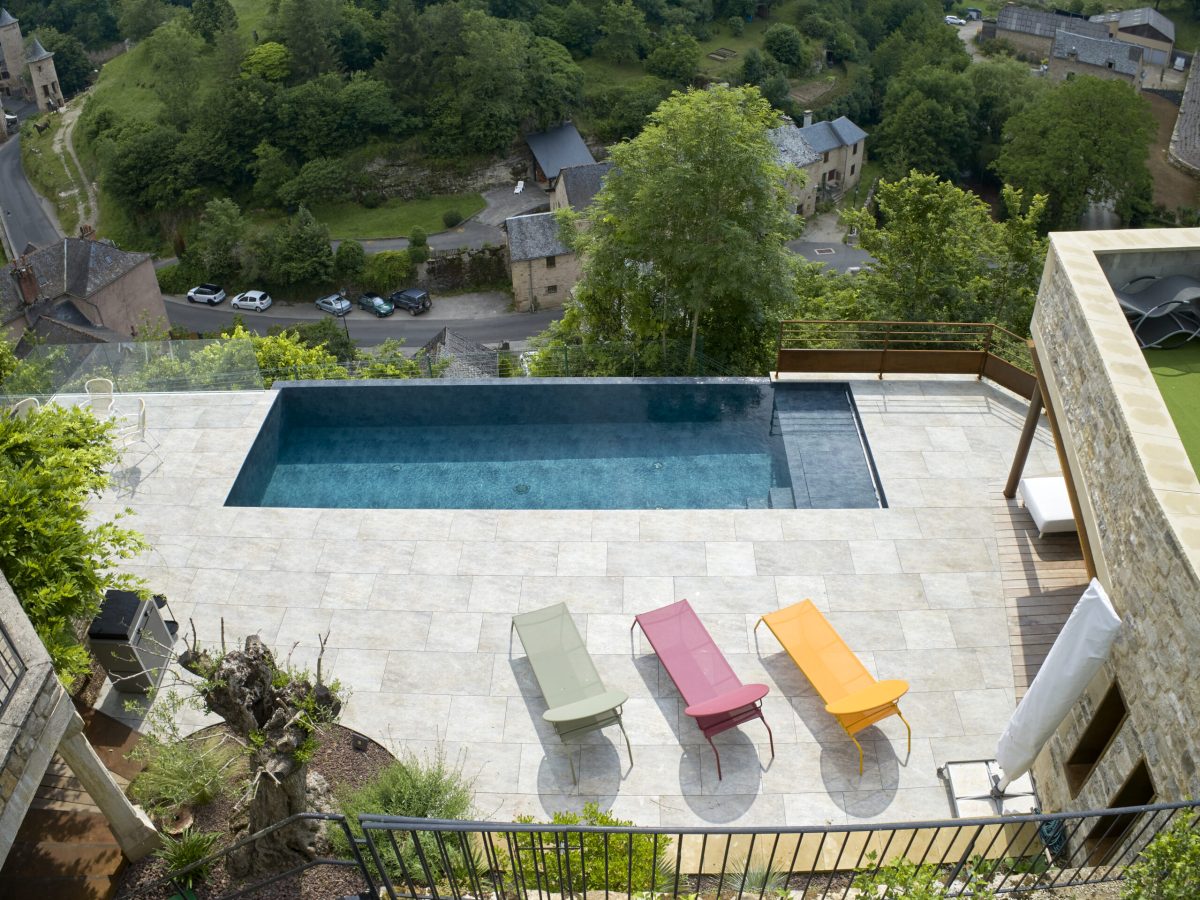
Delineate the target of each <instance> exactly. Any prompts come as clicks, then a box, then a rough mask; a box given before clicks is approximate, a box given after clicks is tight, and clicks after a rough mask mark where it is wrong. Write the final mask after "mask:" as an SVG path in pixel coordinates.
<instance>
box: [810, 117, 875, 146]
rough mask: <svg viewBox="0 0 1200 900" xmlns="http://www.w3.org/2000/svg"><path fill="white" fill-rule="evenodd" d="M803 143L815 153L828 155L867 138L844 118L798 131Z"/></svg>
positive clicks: (819, 123) (814, 124) (863, 132)
mask: <svg viewBox="0 0 1200 900" xmlns="http://www.w3.org/2000/svg"><path fill="white" fill-rule="evenodd" d="M800 136H801V137H803V138H804V142H805V143H806V144H808V146H810V147H812V148H813V150H814V151H816V152H817V153H828V152H829V151H830V150H836V149H837V148H838V147H850V146H853V145H854V144H857V143H858V142H859V141H861V140H864V139H865V138H866V137H867V133H866V132H865V131H863V130H862V129H861V128H859V127H858V126H857V125H855V124H854V123H853V122H851V121H850V120H849V119H847V118H846V117H845V116H841V117H840V118H837V119H834V120H833V121H832V122H813V124H811V125H805V126H804V127H803V128H801V129H800Z"/></svg>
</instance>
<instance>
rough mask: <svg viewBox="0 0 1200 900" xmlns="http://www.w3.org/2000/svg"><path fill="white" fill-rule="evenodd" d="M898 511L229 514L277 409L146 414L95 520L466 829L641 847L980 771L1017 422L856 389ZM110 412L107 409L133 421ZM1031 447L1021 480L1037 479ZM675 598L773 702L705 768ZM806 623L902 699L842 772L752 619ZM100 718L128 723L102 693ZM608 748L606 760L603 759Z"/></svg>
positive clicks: (964, 394)
mask: <svg viewBox="0 0 1200 900" xmlns="http://www.w3.org/2000/svg"><path fill="white" fill-rule="evenodd" d="M852 383H853V385H854V393H855V397H856V400H857V403H858V406H859V409H860V412H861V414H862V418H863V421H864V425H865V427H866V431H867V435H868V438H869V440H870V444H871V447H872V450H873V453H874V456H875V460H876V462H877V465H878V468H879V471H880V475H881V478H882V481H883V485H884V489H885V491H886V493H887V497H888V500H889V503H890V507H889V508H888V509H880V510H728V511H726V510H715V511H696V510H689V511H669V510H668V511H554V512H524V511H522V512H509V511H469V510H468V511H461V510H321V509H238V508H227V507H224V506H222V503H223V501H224V497H225V495H226V493H227V492H228V490H229V488H230V486H231V485H232V483H233V480H234V478H235V477H236V475H237V472H238V469H239V467H240V465H241V462H242V459H243V458H244V455H245V453H246V451H247V450H248V449H249V446H250V444H251V443H252V441H253V440H254V437H255V434H256V432H257V427H258V425H259V423H260V422H261V420H262V418H263V416H264V415H265V413H266V411H267V409H268V407H269V405H270V403H271V401H272V399H273V394H271V393H270V392H266V393H260V392H253V393H249V392H248V393H228V394H203V395H197V394H189V395H151V396H148V397H147V404H148V408H149V411H150V412H149V425H150V429H151V432H152V433H153V434H154V435H155V436H156V437H157V438H158V440H159V441H160V442H161V444H162V451H161V452H162V455H163V457H164V462H163V463H162V464H161V465H158V466H155V463H154V462H153V460H144V461H141V462H140V463H139V462H138V461H137V460H136V459H133V460H132V462H133V463H134V464H135V468H136V469H138V470H140V469H142V468H146V469H147V470H148V471H147V472H146V474H145V476H144V477H142V478H141V479H140V480H138V476H140V475H141V472H140V471H136V470H135V471H132V472H129V473H126V474H127V475H128V476H130V477H126V478H124V479H122V483H121V484H120V485H119V487H118V489H117V490H114V491H113V492H112V493H111V494H110V495H108V496H106V497H104V498H102V499H101V500H99V501H97V502H96V503H95V504H94V506H95V511H96V513H97V514H98V515H103V516H110V515H111V514H113V513H114V512H116V511H117V510H119V509H121V508H122V507H125V506H128V507H129V508H130V509H132V515H131V516H130V517H129V518H128V519H127V520H126V521H127V523H128V524H130V525H131V526H133V527H136V528H138V529H140V530H141V531H142V532H144V533H145V534H146V536H147V537H148V539H149V541H150V543H151V544H152V546H153V548H154V549H153V550H152V551H150V552H148V553H146V554H145V555H143V556H142V557H140V558H138V559H136V560H134V561H132V562H130V563H129V564H128V565H127V566H126V568H127V569H128V570H129V571H131V572H135V573H137V574H139V575H142V576H145V578H146V579H147V581H148V583H149V585H150V586H151V587H152V588H153V589H154V590H155V591H159V592H163V593H166V594H167V596H168V597H169V598H170V601H171V605H172V607H173V609H174V611H175V612H176V614H177V615H178V616H179V618H180V619H181V620H182V621H183V622H184V623H185V628H186V627H187V626H186V623H187V622H188V620H193V621H194V622H195V626H196V628H197V631H198V633H199V636H200V637H201V639H203V640H217V639H218V637H219V635H220V627H221V620H222V619H223V620H224V627H225V633H226V635H227V637H233V636H242V635H245V634H248V633H251V632H256V633H258V634H260V635H261V636H262V637H263V638H264V639H265V640H266V641H267V642H269V643H270V644H272V645H273V646H274V647H276V648H277V650H278V651H279V652H280V653H281V654H283V655H286V654H287V653H288V652H289V650H290V649H291V648H292V647H293V645H295V647H296V649H295V650H294V652H293V656H292V659H293V662H294V663H298V664H301V665H308V666H311V665H312V664H313V661H314V660H315V658H316V653H317V649H316V648H317V645H318V635H319V634H321V633H325V632H328V634H329V641H328V647H329V649H328V651H327V653H326V657H325V661H326V666H327V669H328V670H329V671H331V672H332V674H333V676H335V677H337V678H339V679H341V680H342V682H343V683H344V684H346V685H348V686H349V687H351V688H352V689H353V696H352V698H351V699H350V701H349V703H348V705H347V707H346V710H345V713H344V716H343V723H344V724H346V725H347V726H349V727H352V728H355V729H358V730H360V731H362V732H363V733H365V734H368V735H370V736H371V737H373V738H376V739H378V740H380V741H382V742H384V743H385V744H387V745H388V746H389V747H390V748H392V749H393V750H394V751H399V750H401V749H403V748H408V749H411V750H413V751H416V752H419V753H433V752H436V751H437V750H438V748H441V750H442V751H443V752H444V753H445V754H446V755H447V756H448V757H449V758H450V759H452V760H455V759H461V761H462V763H463V765H464V768H465V770H466V771H467V772H468V773H469V774H470V775H473V776H474V777H475V779H476V781H475V787H476V791H477V796H476V808H477V813H478V814H479V815H480V816H481V817H486V818H499V819H510V818H512V817H513V816H515V815H517V814H520V813H528V814H531V815H534V816H538V817H543V816H548V815H549V813H551V812H553V811H555V810H559V809H566V808H578V807H580V806H581V805H582V804H583V803H584V802H586V801H588V800H596V801H598V802H599V803H600V805H601V806H602V807H605V808H610V809H612V810H613V812H614V813H615V814H616V815H619V816H622V817H625V818H629V819H632V820H634V821H635V822H637V823H639V824H643V825H658V824H663V825H667V824H739V825H748V824H761V825H778V824H783V823H787V824H821V823H844V822H851V823H853V822H860V821H900V820H911V819H916V818H933V817H944V816H948V815H949V812H950V810H949V804H948V802H947V798H946V793H945V790H944V788H943V786H942V785H941V783H940V782H939V780H938V778H937V774H936V769H937V767H938V766H939V765H940V764H942V763H943V762H945V761H947V760H954V759H971V758H978V757H990V756H991V755H992V753H993V749H994V747H995V741H996V738H997V737H998V733H999V731H1000V730H1001V729H1002V728H1003V727H1004V725H1005V723H1006V722H1007V718H1008V715H1009V713H1010V712H1011V710H1012V707H1013V675H1012V664H1011V659H1010V654H1009V644H1008V630H1007V626H1006V619H1005V609H1004V601H1003V596H1002V592H1001V580H1000V574H999V569H998V559H997V551H996V539H995V535H994V531H993V517H992V508H991V505H990V504H991V503H992V502H993V500H992V498H993V497H994V496H995V492H996V491H997V490H998V488H999V486H1000V485H1002V483H1003V480H1004V478H1005V476H1006V474H1007V471H1008V467H1009V464H1010V462H1011V459H1012V453H1013V448H1014V447H1015V444H1016V440H1017V435H1018V433H1019V431H1020V426H1021V422H1022V419H1023V416H1024V407H1025V404H1024V403H1023V402H1021V401H1018V400H1015V399H1013V398H1012V397H1010V396H1009V395H1007V394H1005V393H1004V392H1003V391H1000V390H998V389H996V388H994V387H992V386H990V385H988V384H986V383H984V384H981V383H978V382H976V381H974V380H952V379H941V380H919V381H918V380H889V381H884V382H880V381H876V380H873V379H869V380H868V379H863V380H852ZM127 403H128V401H126V404H127ZM1057 469H1058V466H1057V460H1056V457H1055V455H1054V450H1053V444H1052V442H1051V440H1050V438H1049V434H1048V432H1047V431H1046V429H1045V428H1044V426H1043V428H1042V429H1041V430H1040V431H1039V434H1038V436H1037V440H1036V442H1035V445H1034V450H1033V453H1032V455H1031V459H1030V463H1029V465H1028V467H1027V471H1028V472H1029V473H1030V474H1040V473H1050V472H1056V471H1057ZM683 597H686V598H687V599H689V600H690V601H691V602H692V604H693V605H694V606H695V608H696V610H697V611H698V612H699V614H700V616H701V618H702V620H703V621H704V622H705V624H706V625H707V626H708V628H709V630H710V631H711V632H712V634H713V636H714V638H715V640H716V642H717V643H718V645H720V646H721V648H722V649H723V650H724V651H725V653H726V654H727V655H728V658H729V660H730V663H731V664H732V666H733V668H734V670H735V671H736V672H737V673H738V674H739V675H740V676H741V678H742V679H743V681H747V682H753V681H759V682H763V683H765V684H767V685H769V686H770V689H771V692H770V694H769V695H768V696H767V698H766V700H765V706H764V709H765V714H766V717H767V720H768V721H769V722H770V725H771V728H772V729H773V730H774V733H775V748H776V754H775V758H774V759H773V760H772V759H771V756H770V753H769V750H768V746H767V735H766V731H765V730H764V729H763V727H762V724H761V723H760V722H751V723H749V724H747V725H744V726H741V727H740V728H737V729H734V730H731V731H729V732H726V733H725V734H722V735H720V736H718V737H717V738H716V741H717V743H718V745H719V746H720V748H721V756H722V766H723V770H724V780H722V781H718V780H717V777H716V766H715V764H714V759H713V754H712V752H711V750H710V749H709V747H708V746H707V744H705V743H704V740H703V738H702V736H701V734H700V732H699V731H698V730H697V729H696V728H695V726H694V725H693V724H692V722H691V721H690V720H689V719H688V718H687V716H686V715H684V714H683V712H682V705H683V704H682V702H681V700H680V697H679V695H678V693H677V692H676V691H675V689H674V687H673V686H672V684H671V682H670V680H669V679H668V678H667V676H666V674H665V672H664V671H663V670H662V668H661V666H660V665H659V663H658V661H657V659H656V657H655V656H654V655H653V654H652V653H651V652H650V650H649V647H648V645H646V643H645V642H644V639H643V638H641V637H640V635H639V636H637V637H636V638H633V639H631V636H630V631H629V627H630V624H631V623H632V618H633V615H634V614H635V613H638V612H642V611H645V610H648V609H652V608H655V607H657V606H660V605H663V604H665V603H668V602H671V601H673V600H676V599H679V598H683ZM806 597H811V598H812V599H813V600H814V602H816V603H817V605H818V606H819V607H820V608H821V609H822V610H824V611H825V612H826V613H827V615H828V617H829V619H830V620H831V621H832V623H833V624H834V626H835V627H836V628H837V629H838V630H839V631H840V632H841V633H842V635H843V636H844V637H845V639H846V641H847V642H848V643H849V644H850V646H851V647H852V648H853V649H854V650H855V651H856V652H858V654H859V655H860V656H861V658H862V659H863V661H864V662H865V664H866V665H867V666H868V667H869V668H870V669H872V671H874V672H875V673H876V675H877V676H878V677H880V678H904V679H907V680H908V681H909V683H910V685H911V690H910V692H909V694H908V695H907V696H906V697H905V698H904V700H903V701H902V708H903V710H904V712H905V715H906V716H907V718H908V719H909V721H910V722H911V723H912V728H913V744H912V753H911V755H906V753H905V744H904V727H903V725H902V723H901V722H900V721H899V720H898V719H896V718H890V719H887V720H885V721H884V722H881V723H879V725H878V726H876V727H874V728H872V729H869V730H867V731H864V732H862V733H861V735H860V737H861V738H862V739H863V744H864V747H865V750H866V762H865V768H864V771H863V774H862V775H861V776H860V775H859V773H858V765H857V763H858V759H857V753H856V751H855V748H854V745H853V744H852V743H851V742H850V741H849V740H848V739H846V737H845V735H844V734H843V733H842V732H841V731H840V729H839V727H838V725H837V723H836V722H835V721H834V719H833V718H832V717H830V716H829V715H827V714H826V713H825V712H824V709H823V704H822V703H821V701H820V700H819V699H818V698H817V696H816V695H815V693H814V692H813V690H812V689H811V687H810V686H809V685H808V683H807V681H806V680H805V678H804V677H803V675H801V674H800V672H799V671H798V670H797V669H795V668H794V666H793V665H792V663H791V662H790V660H789V659H788V657H787V656H786V655H785V654H784V653H783V652H782V651H781V649H780V647H779V646H778V645H777V644H776V643H775V642H774V639H773V638H772V637H771V636H770V634H769V633H768V632H767V631H766V630H765V629H760V631H759V634H758V636H757V639H756V637H755V634H754V632H753V626H754V623H755V621H756V619H757V616H758V615H759V614H761V613H763V612H766V611H769V610H773V609H776V608H778V607H780V606H784V605H788V604H790V603H794V602H797V601H799V600H801V599H804V598H806ZM558 601H566V602H567V603H568V605H569V606H570V608H571V611H572V613H573V615H574V617H575V620H576V622H577V624H578V626H579V629H580V631H581V632H582V633H583V634H584V635H585V637H586V640H587V644H588V647H589V649H590V650H591V651H592V653H593V654H595V657H596V663H597V666H598V668H599V670H600V672H601V674H602V676H603V677H604V679H605V681H606V682H607V683H608V685H609V686H610V687H613V688H617V689H620V690H623V691H625V692H627V693H628V694H629V696H630V699H629V702H628V704H627V705H626V707H625V723H626V728H627V730H628V732H629V736H630V739H631V740H632V742H633V754H634V761H633V765H632V766H630V762H629V758H628V756H627V754H626V751H625V747H624V743H623V741H621V739H620V734H619V733H618V732H617V731H616V729H608V730H607V731H606V732H604V733H602V734H593V735H590V736H589V737H588V738H586V739H585V740H584V741H583V743H582V745H577V746H573V747H572V748H571V752H574V753H575V754H576V757H575V759H576V764H577V765H578V766H579V769H580V778H579V783H578V785H577V786H576V785H574V784H573V783H572V779H571V773H570V767H569V763H568V757H567V752H568V750H567V749H565V748H564V747H563V745H562V744H561V743H560V742H559V741H558V739H557V738H556V737H555V736H554V733H553V731H552V730H551V729H549V728H547V727H546V726H545V725H544V724H543V722H542V721H541V713H542V711H543V710H544V709H545V705H544V703H543V701H542V700H541V697H540V695H539V693H538V691H537V688H536V686H535V684H534V682H533V680H532V677H531V672H530V669H529V666H528V664H527V662H526V660H525V658H524V655H523V654H522V652H521V650H520V645H519V643H516V645H515V646H514V645H513V644H511V643H510V637H509V624H510V619H511V616H512V614H513V613H516V612H518V611H524V610H530V609H536V608H538V607H540V606H543V605H547V604H550V603H554V602H558ZM103 706H104V708H105V710H106V711H108V712H110V713H112V714H118V715H120V714H126V715H127V713H123V710H122V708H121V704H120V700H119V698H118V697H116V696H114V695H113V694H112V693H111V692H109V693H108V694H107V695H106V696H105V698H104V703H103ZM610 732H612V733H610Z"/></svg>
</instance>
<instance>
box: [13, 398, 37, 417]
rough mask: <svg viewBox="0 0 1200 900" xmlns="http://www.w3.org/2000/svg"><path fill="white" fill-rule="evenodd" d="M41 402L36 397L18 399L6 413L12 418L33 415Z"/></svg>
mask: <svg viewBox="0 0 1200 900" xmlns="http://www.w3.org/2000/svg"><path fill="white" fill-rule="evenodd" d="M41 408H42V404H41V403H39V402H38V398H37V397H26V398H25V399H24V400H18V401H17V402H16V403H14V404H13V405H12V406H10V407H9V408H8V414H9V416H11V417H12V418H14V419H24V418H25V417H27V416H31V415H33V414H34V413H35V412H37V411H38V410H39V409H41Z"/></svg>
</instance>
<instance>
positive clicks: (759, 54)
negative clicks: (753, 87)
mask: <svg viewBox="0 0 1200 900" xmlns="http://www.w3.org/2000/svg"><path fill="white" fill-rule="evenodd" d="M782 74H783V66H782V65H780V63H779V61H778V60H776V59H775V57H773V56H772V55H771V54H769V53H763V51H761V50H759V49H758V48H757V47H751V48H750V49H749V50H747V51H746V55H745V56H744V57H742V68H741V72H740V73H739V80H740V81H741V83H742V84H762V83H763V82H765V81H767V79H769V78H772V77H774V76H776V75H782Z"/></svg>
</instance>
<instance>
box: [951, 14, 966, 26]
mask: <svg viewBox="0 0 1200 900" xmlns="http://www.w3.org/2000/svg"><path fill="white" fill-rule="evenodd" d="M946 24H947V25H966V24H967V20H966V19H960V18H959V17H958V16H946Z"/></svg>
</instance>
